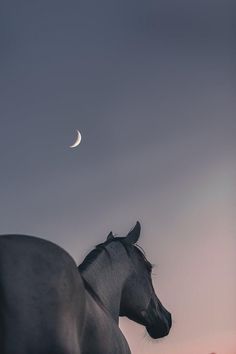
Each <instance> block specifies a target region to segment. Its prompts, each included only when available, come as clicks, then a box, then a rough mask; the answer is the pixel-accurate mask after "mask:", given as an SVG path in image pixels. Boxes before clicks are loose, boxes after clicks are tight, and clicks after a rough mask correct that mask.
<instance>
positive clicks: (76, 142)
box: [70, 130, 82, 149]
mask: <svg viewBox="0 0 236 354" xmlns="http://www.w3.org/2000/svg"><path fill="white" fill-rule="evenodd" d="M76 131H77V138H76V140H75V142H74V144H72V145H71V146H70V148H71V149H72V148H75V147H77V146H78V145H79V144H80V142H81V139H82V137H81V134H80V131H79V130H76Z"/></svg>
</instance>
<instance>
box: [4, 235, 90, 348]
mask: <svg viewBox="0 0 236 354" xmlns="http://www.w3.org/2000/svg"><path fill="white" fill-rule="evenodd" d="M84 302H85V293H84V287H83V282H82V280H81V277H80V274H79V272H78V270H77V266H76V264H75V262H74V260H73V259H72V257H71V256H70V255H69V254H68V253H67V252H66V251H65V250H63V249H62V248H60V247H59V246H57V245H55V244H53V243H51V242H49V241H46V240H43V239H39V238H35V237H32V236H23V235H4V236H0V353H1V354H32V353H34V354H53V353H55V354H56V353H57V354H78V353H80V349H79V347H80V339H81V338H80V336H81V335H82V330H83V321H84Z"/></svg>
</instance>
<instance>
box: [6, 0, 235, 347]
mask: <svg viewBox="0 0 236 354" xmlns="http://www.w3.org/2000/svg"><path fill="white" fill-rule="evenodd" d="M234 14H235V12H234V6H233V1H232V2H231V1H227V0H221V1H218V0H215V1H213V0H212V1H210V0H198V1H197V0H195V1H193V0H179V1H174V0H173V1H170V0H160V1H154V0H145V1H144V0H143V1H141V0H120V1H113V0H106V1H105V0H101V1H99V2H98V1H90V0H86V1H79V0H77V1H70V0H69V1H61V0H47V1H46V0H40V1H35V0H27V1H26V0H22V1H17V0H12V1H3V2H2V4H1V14H0V50H1V56H0V70H1V80H0V90H1V105H0V120H1V121H0V122H1V129H0V163H1V175H0V181H1V183H0V215H1V223H0V224H1V233H26V234H32V235H37V236H41V237H44V238H48V239H50V240H52V241H54V242H56V243H58V244H60V245H61V246H63V247H64V248H65V249H67V250H68V251H69V252H70V253H71V254H72V256H73V257H74V258H75V259H76V261H77V262H80V261H82V259H83V257H84V256H85V255H86V254H87V252H88V251H89V250H91V248H92V247H93V246H94V245H95V244H97V243H99V242H101V241H103V240H104V239H105V237H106V235H107V234H108V232H109V231H110V230H113V232H114V233H117V234H120V235H124V234H125V233H126V232H127V231H128V230H129V229H130V228H131V227H132V226H133V225H134V223H135V222H136V220H140V221H141V223H142V238H141V239H140V245H141V246H142V247H143V248H144V249H145V250H146V254H147V257H148V259H149V260H150V261H151V262H152V263H155V264H156V268H155V270H154V273H155V274H156V275H155V277H154V284H155V288H156V291H157V294H158V296H159V297H160V299H161V301H162V302H163V304H164V305H165V306H166V307H167V308H168V309H169V310H170V311H171V312H172V316H173V319H174V324H173V330H172V332H171V334H170V335H169V336H168V337H166V338H164V339H162V340H159V341H153V340H149V339H148V338H147V337H144V333H145V331H144V329H143V328H142V327H141V326H139V325H137V324H135V323H133V322H130V321H129V320H127V319H122V320H121V328H122V330H123V331H124V333H125V335H126V337H127V339H128V342H129V344H130V346H131V349H132V351H133V353H134V354H154V353H155V354H159V353H160V354H209V353H211V352H215V353H217V354H235V353H236V341H235V335H236V317H235V313H236V302H235V299H236V280H235V271H236V270H235V269H236V247H235V246H236V239H235V231H236V225H235V211H236V198H235V192H236V190H235V178H236V158H235V156H236V154H235V152H236V151H235V150H236V139H235V130H236V118H235V111H236V109H235V108H236V107H235V106H236V104H235V59H236V58H235V21H234V20H235V19H234ZM75 129H80V131H81V134H82V143H81V145H80V146H79V148H78V149H75V150H71V149H69V148H68V146H69V145H70V144H72V142H73V141H74V139H75Z"/></svg>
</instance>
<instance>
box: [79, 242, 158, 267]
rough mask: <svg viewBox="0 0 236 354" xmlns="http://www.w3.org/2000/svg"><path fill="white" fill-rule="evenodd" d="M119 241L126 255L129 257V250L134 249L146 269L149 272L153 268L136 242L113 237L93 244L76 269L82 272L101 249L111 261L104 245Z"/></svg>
mask: <svg viewBox="0 0 236 354" xmlns="http://www.w3.org/2000/svg"><path fill="white" fill-rule="evenodd" d="M113 241H115V242H120V243H122V245H123V246H124V248H125V250H126V253H127V255H128V257H129V258H131V252H132V251H131V250H132V249H135V250H136V252H137V253H138V256H139V257H140V258H141V259H142V260H143V261H144V263H145V264H146V266H147V269H148V271H149V272H151V270H152V268H153V265H152V264H151V263H150V262H149V261H148V260H147V258H146V255H145V252H144V250H143V249H142V247H141V246H139V245H138V244H135V245H133V244H128V243H127V242H126V241H125V237H115V238H113V239H110V240H106V241H105V242H102V243H99V244H98V245H96V246H95V248H94V249H93V250H92V251H91V252H89V253H88V254H87V256H86V257H85V259H84V260H83V262H82V263H81V264H80V265H79V266H78V269H79V271H80V272H83V271H84V270H85V269H87V267H88V266H89V265H90V264H92V263H93V262H94V261H95V259H96V258H97V257H98V255H99V254H100V253H101V252H102V251H105V252H106V254H107V255H108V258H109V259H110V261H111V255H110V253H109V252H108V250H107V249H106V246H107V245H108V244H109V243H111V242H113Z"/></svg>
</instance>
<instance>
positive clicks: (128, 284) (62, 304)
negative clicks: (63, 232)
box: [0, 222, 171, 354]
mask: <svg viewBox="0 0 236 354" xmlns="http://www.w3.org/2000/svg"><path fill="white" fill-rule="evenodd" d="M139 236H140V223H139V222H137V223H136V225H135V227H134V228H133V229H132V230H131V231H130V232H129V233H128V235H127V236H126V237H114V235H113V234H112V233H110V234H109V235H108V237H107V239H106V240H105V241H104V242H103V243H101V244H99V245H97V246H96V247H95V249H93V250H92V251H91V252H90V253H89V254H88V255H87V256H86V257H85V259H84V261H83V262H82V263H81V264H80V265H79V266H77V264H76V263H75V261H74V260H73V258H72V257H71V256H70V255H69V254H68V253H67V252H66V251H65V250H64V249H62V248H61V247H60V246H58V245H56V244H54V243H52V242H50V241H47V240H44V239H41V238H38V237H34V236H27V235H20V236H19V235H3V236H1V237H0V353H1V354H130V353H131V351H130V348H129V346H128V343H127V341H126V339H125V337H124V335H123V334H122V332H121V330H120V328H119V316H127V317H128V318H130V319H131V320H133V321H135V322H137V323H139V324H141V325H143V326H145V327H146V329H147V332H148V333H149V335H150V336H151V337H152V338H161V337H164V336H166V335H167V334H168V333H169V331H170V328H171V314H170V313H169V312H168V311H167V310H166V309H165V308H164V306H163V305H162V304H161V302H160V300H159V299H158V298H157V296H156V294H155V291H154V288H153V285H152V280H151V270H152V265H151V263H150V262H149V261H148V260H147V259H146V257H145V255H144V253H143V252H142V251H141V249H140V248H139V247H138V245H137V244H136V243H137V241H138V239H139Z"/></svg>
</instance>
